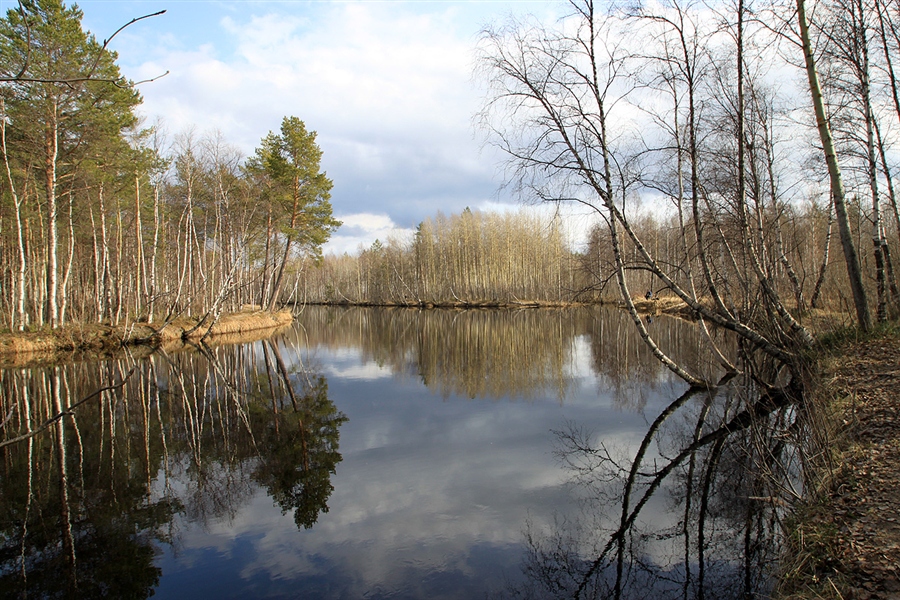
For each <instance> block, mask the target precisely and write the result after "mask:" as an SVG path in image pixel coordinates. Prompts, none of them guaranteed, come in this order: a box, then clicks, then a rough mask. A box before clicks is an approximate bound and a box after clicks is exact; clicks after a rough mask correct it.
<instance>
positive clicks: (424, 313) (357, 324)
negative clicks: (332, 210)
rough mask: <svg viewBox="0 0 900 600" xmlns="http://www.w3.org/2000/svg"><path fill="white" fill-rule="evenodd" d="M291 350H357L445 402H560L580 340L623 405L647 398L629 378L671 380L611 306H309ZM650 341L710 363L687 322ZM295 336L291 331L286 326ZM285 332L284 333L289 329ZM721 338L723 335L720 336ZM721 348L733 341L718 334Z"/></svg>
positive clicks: (658, 326)
mask: <svg viewBox="0 0 900 600" xmlns="http://www.w3.org/2000/svg"><path fill="white" fill-rule="evenodd" d="M300 322H301V323H302V324H303V337H302V338H300V339H298V340H296V342H295V343H296V344H300V345H305V344H309V345H311V346H324V347H330V348H341V347H343V348H346V347H351V348H360V349H361V350H362V352H363V356H364V358H366V359H369V360H373V361H375V362H377V363H378V364H379V365H385V366H388V367H390V369H391V370H392V371H393V372H395V373H406V374H410V375H413V376H419V377H421V379H422V381H423V383H425V385H426V386H428V387H430V388H432V389H436V390H438V391H439V393H440V394H442V395H444V396H447V395H450V394H459V395H463V396H466V397H469V398H505V397H516V398H531V397H535V396H536V395H539V394H547V393H553V394H555V395H556V396H557V397H558V398H560V399H562V398H564V397H565V396H566V393H567V390H568V388H569V386H570V384H571V378H572V364H571V363H572V359H573V349H574V346H575V344H576V343H577V342H578V341H579V340H588V341H589V345H590V350H591V357H592V358H591V363H592V367H593V371H594V373H595V374H596V375H598V376H600V377H601V378H602V379H603V381H602V382H601V383H602V385H603V386H604V387H611V388H613V389H615V390H616V391H617V399H618V400H619V401H620V402H621V403H623V404H624V405H632V406H633V407H639V406H641V405H642V404H643V402H644V401H645V400H646V399H645V398H642V397H639V396H638V397H635V396H634V394H635V393H638V394H639V393H640V391H642V390H640V386H635V385H634V384H635V383H636V382H639V383H644V384H651V386H652V384H655V383H662V382H664V381H669V373H668V371H667V370H666V369H665V367H663V366H662V365H661V364H660V363H659V361H657V360H656V359H655V358H654V357H653V355H652V353H651V352H650V350H649V349H648V348H647V346H646V344H644V343H643V342H642V341H641V340H640V338H639V337H638V336H637V335H636V333H635V330H634V324H633V323H632V322H631V320H630V317H629V316H628V315H627V314H626V313H625V312H624V311H619V310H614V309H609V308H602V307H591V308H587V307H586V308H580V309H561V310H554V309H544V310H534V309H519V310H420V309H406V308H344V307H318V306H315V307H307V308H306V309H305V310H304V313H303V314H302V315H301V317H300ZM653 325H654V328H655V329H654V336H655V337H656V339H657V341H658V343H659V345H660V346H661V347H663V348H664V349H665V351H666V352H667V353H669V354H670V356H672V357H674V358H675V360H678V361H682V362H684V363H685V364H690V365H698V370H701V371H702V372H703V374H704V375H707V374H708V372H709V371H710V369H712V370H715V369H714V367H710V368H707V369H705V370H704V369H703V366H704V365H714V361H713V360H712V358H711V357H712V354H711V353H710V351H709V348H708V344H707V343H706V341H705V339H701V337H700V336H699V335H698V332H697V328H696V326H695V325H694V324H693V323H690V322H687V321H684V320H681V319H675V318H666V317H661V318H658V319H657V320H656V321H654V324H653ZM293 334H294V335H297V334H298V330H294V332H293ZM288 335H291V333H289V334H288ZM722 337H723V338H725V336H724V334H723V335H722ZM724 343H725V344H726V345H727V344H729V343H732V342H731V341H730V340H729V339H727V338H725V339H724Z"/></svg>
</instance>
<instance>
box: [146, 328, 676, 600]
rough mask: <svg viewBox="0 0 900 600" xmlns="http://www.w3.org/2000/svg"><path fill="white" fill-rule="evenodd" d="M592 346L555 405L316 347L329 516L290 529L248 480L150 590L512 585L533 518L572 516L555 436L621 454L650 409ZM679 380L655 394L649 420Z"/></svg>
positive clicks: (339, 590) (171, 557)
mask: <svg viewBox="0 0 900 600" xmlns="http://www.w3.org/2000/svg"><path fill="white" fill-rule="evenodd" d="M589 352H590V349H589V345H588V343H587V342H586V341H585V340H584V339H581V338H578V339H577V340H576V342H575V344H574V351H573V355H572V359H571V362H570V364H569V365H568V366H567V373H568V374H569V375H570V376H571V378H572V384H571V386H570V389H569V390H568V393H567V394H566V397H565V399H564V400H563V401H562V402H560V401H559V399H558V398H556V396H555V394H554V393H553V392H550V393H548V395H547V396H546V397H541V396H538V397H535V398H531V399H529V400H518V401H494V400H483V399H475V400H470V399H467V398H460V397H457V396H452V395H451V396H449V397H446V398H442V397H441V396H440V395H436V393H433V392H432V391H430V390H428V389H427V388H425V386H424V385H423V384H422V383H420V382H419V381H418V380H417V379H416V378H414V377H407V376H392V374H391V373H390V371H389V370H388V369H387V368H386V367H380V366H378V365H377V364H375V363H374V362H365V363H363V362H362V361H361V359H360V358H359V354H358V353H356V352H354V351H350V350H348V349H346V348H343V349H332V350H327V349H324V348H321V347H320V348H318V349H316V351H315V352H314V353H313V354H314V356H315V359H314V362H315V364H316V365H317V367H318V368H320V369H321V372H322V373H323V374H325V375H326V376H327V378H328V386H329V397H330V398H331V399H332V400H333V401H334V403H335V405H336V406H337V407H338V409H339V410H341V411H342V412H344V413H345V414H346V415H347V416H348V417H349V421H348V422H346V423H345V424H344V425H343V426H342V427H341V432H340V452H341V454H342V455H343V461H342V462H341V463H339V464H338V465H337V473H336V474H335V475H334V476H332V483H333V485H334V492H333V494H332V496H331V497H330V499H329V500H328V506H329V512H328V513H323V514H321V515H320V516H319V520H318V522H317V523H316V525H315V526H314V527H313V528H312V529H310V530H298V529H297V527H296V525H295V524H294V521H293V519H292V517H291V514H290V513H289V514H286V515H282V514H281V511H280V510H279V508H278V507H277V506H274V505H273V502H272V500H271V499H270V498H268V497H267V496H266V494H265V492H264V491H262V490H259V489H257V490H255V491H254V492H253V494H252V496H251V497H250V498H248V499H247V500H246V503H245V504H244V505H243V506H241V507H240V508H239V509H238V512H237V513H236V514H235V515H234V518H233V519H231V520H229V521H227V522H212V523H207V525H206V526H205V528H204V527H201V526H199V525H195V524H192V523H189V522H185V521H184V520H181V521H179V522H177V523H176V529H177V531H178V532H179V535H178V540H177V543H176V547H175V549H174V550H172V549H170V548H166V549H165V550H164V552H163V554H162V556H161V557H160V558H159V560H158V565H159V566H160V567H161V568H162V570H163V577H162V579H161V582H160V585H159V587H158V588H157V590H156V591H157V597H160V598H175V597H178V598H184V597H188V598H190V597H192V596H193V597H198V598H199V597H223V598H224V597H263V596H268V597H303V598H316V597H322V598H361V597H364V596H365V597H370V598H378V597H393V598H441V597H446V598H471V597H483V596H484V594H485V592H487V591H488V590H490V589H493V590H500V589H502V587H503V585H504V583H505V581H507V580H518V579H519V578H520V577H521V572H520V563H521V560H522V555H523V552H524V546H523V538H524V535H523V532H524V530H525V527H526V523H527V522H531V523H532V524H533V525H534V526H535V527H537V528H539V529H540V528H542V527H549V526H551V524H552V523H553V519H554V514H555V513H561V514H567V513H569V512H572V511H574V510H575V506H574V504H573V498H572V495H571V493H570V491H571V490H570V489H569V488H568V486H567V484H566V478H567V474H566V473H565V472H564V471H563V470H562V469H560V468H559V465H558V464H557V462H556V460H555V459H554V457H553V455H552V450H553V446H554V440H555V438H554V435H553V433H552V430H554V429H562V428H564V427H565V425H566V423H567V422H569V421H573V422H577V423H579V424H580V425H581V426H583V427H585V428H588V429H591V430H593V431H595V432H597V433H598V434H600V435H602V436H603V439H604V440H606V442H607V443H609V444H610V445H611V446H614V447H617V448H620V449H621V450H622V451H627V450H630V449H631V448H633V447H634V445H635V444H637V443H638V441H639V439H640V436H641V435H643V433H644V431H645V430H646V424H647V420H648V417H646V416H645V415H644V414H636V413H634V412H631V411H626V410H623V409H621V408H617V405H616V403H615V402H614V399H613V398H612V396H611V395H610V394H609V393H606V392H601V391H599V390H600V389H601V388H600V384H599V381H598V378H597V377H596V376H594V375H593V374H592V372H591V368H590V364H591V363H590V356H589ZM291 356H292V358H293V357H294V355H293V353H291ZM305 364H306V363H305ZM681 387H682V386H681V384H679V383H674V382H673V383H671V384H665V385H659V386H657V387H655V389H653V390H652V391H650V392H648V394H649V401H648V403H647V405H646V414H647V415H650V416H649V419H652V418H653V417H654V416H655V414H656V413H657V412H658V410H659V408H660V407H661V406H662V405H663V404H665V403H667V402H668V401H670V400H671V399H672V398H673V397H675V396H676V395H677V394H678V393H680V391H681ZM655 512H656V511H655V510H653V511H648V512H647V513H646V514H645V517H652V515H653V514H654V513H655Z"/></svg>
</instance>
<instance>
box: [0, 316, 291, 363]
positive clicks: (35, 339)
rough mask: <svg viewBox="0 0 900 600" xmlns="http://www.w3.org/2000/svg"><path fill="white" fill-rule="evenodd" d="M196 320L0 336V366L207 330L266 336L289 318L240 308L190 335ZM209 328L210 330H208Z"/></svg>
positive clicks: (216, 337) (237, 338) (175, 341)
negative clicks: (240, 309) (239, 310)
mask: <svg viewBox="0 0 900 600" xmlns="http://www.w3.org/2000/svg"><path fill="white" fill-rule="evenodd" d="M198 321H199V319H191V318H179V319H176V320H174V321H172V322H170V323H166V324H163V323H132V324H129V325H102V324H89V325H68V326H66V327H61V328H59V329H56V330H52V331H51V330H46V331H38V332H30V333H4V334H0V367H11V366H25V365H36V364H54V363H58V362H66V361H67V360H71V359H72V356H73V355H75V354H78V355H86V356H88V357H94V356H104V355H110V354H112V353H115V352H116V351H119V350H121V349H122V348H124V347H126V346H128V347H132V353H134V348H135V347H145V348H148V349H149V351H152V350H153V349H154V348H156V347H158V346H160V345H163V346H166V347H167V348H172V347H177V346H178V345H181V344H183V343H184V340H193V341H196V340H199V339H200V338H201V337H203V336H204V335H206V333H207V331H209V336H208V337H207V341H208V342H210V343H215V344H219V343H239V342H244V341H252V340H255V339H260V338H262V337H266V336H268V335H271V333H272V332H273V330H276V329H278V328H281V327H284V326H286V325H289V324H290V323H291V322H292V321H293V316H292V315H291V312H290V311H287V310H284V311H279V312H275V313H272V312H266V311H260V310H245V311H242V312H238V313H231V314H227V315H222V317H221V318H220V319H219V320H218V321H217V322H216V323H215V324H214V325H213V326H212V327H211V328H210V326H209V325H208V324H204V325H203V326H201V327H199V328H197V329H196V330H194V331H192V332H191V333H190V334H188V333H187V332H188V331H190V330H191V329H193V328H194V327H195V326H196V325H197V323H198ZM210 329H211V331H210Z"/></svg>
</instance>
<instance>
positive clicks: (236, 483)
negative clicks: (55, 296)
mask: <svg viewBox="0 0 900 600" xmlns="http://www.w3.org/2000/svg"><path fill="white" fill-rule="evenodd" d="M271 356H276V357H277V359H276V360H275V362H276V363H277V365H278V366H277V368H276V367H273V366H272V361H271V359H270V357H271ZM131 366H135V367H136V369H135V372H134V374H133V375H132V376H131V377H129V378H128V379H127V380H126V381H125V382H124V384H123V385H121V386H119V387H117V388H116V389H114V390H108V391H105V392H103V393H102V394H99V395H98V396H97V397H96V398H93V399H91V400H89V401H86V402H85V403H83V404H80V405H78V406H77V407H76V408H74V409H73V410H67V409H68V407H69V406H71V405H72V403H73V402H74V401H75V400H78V399H80V398H85V397H86V396H88V395H89V394H90V393H91V392H93V391H95V390H97V388H98V387H100V386H101V383H100V382H118V381H121V380H122V379H123V377H124V374H125V372H126V371H128V369H129V368H130V367H131ZM327 392H328V387H327V382H326V381H325V379H324V378H323V377H320V376H316V375H313V374H309V373H307V372H306V371H304V370H303V369H302V368H300V367H299V366H286V365H285V364H284V361H283V360H282V358H281V354H280V351H279V349H278V348H277V346H275V345H273V344H269V345H263V344H254V345H252V346H251V345H247V346H240V347H234V348H218V349H215V350H214V349H209V348H203V349H202V351H201V352H192V353H182V354H177V355H172V356H154V357H151V358H150V359H149V360H145V361H141V362H138V363H136V364H134V365H132V364H131V363H130V362H129V361H126V360H121V361H109V362H106V363H76V364H73V365H67V366H64V367H51V368H42V369H18V370H6V371H0V415H2V416H0V422H2V423H3V426H2V427H0V445H2V446H0V456H2V459H3V466H2V467H0V469H2V470H0V485H2V490H0V596H2V597H17V596H25V595H28V596H32V597H86V598H89V597H96V596H107V597H115V598H144V597H147V596H149V595H151V594H152V592H153V589H154V588H155V587H156V585H157V584H158V581H159V577H160V571H159V568H158V567H156V566H155V564H154V561H155V558H156V556H157V554H158V552H159V549H158V548H159V544H170V543H175V542H176V540H177V525H176V524H177V522H178V519H176V516H177V515H179V514H180V515H182V517H181V518H186V519H189V520H191V521H199V522H201V523H210V522H213V521H215V520H218V519H230V518H233V517H234V515H235V514H236V512H237V510H238V509H239V507H240V506H241V505H243V504H244V503H246V501H247V500H248V499H249V498H250V496H251V494H252V493H253V483H252V482H253V481H255V482H258V483H259V484H260V485H262V486H263V487H264V488H265V489H266V490H267V491H268V492H269V493H270V494H271V495H272V497H273V498H274V500H275V501H276V502H277V503H278V505H279V506H281V507H282V509H284V510H294V511H295V513H294V516H295V521H296V522H297V525H298V527H299V526H300V525H303V526H304V527H311V526H312V525H313V523H315V521H316V519H317V518H318V515H319V513H320V512H321V511H327V504H326V502H327V500H328V497H329V496H330V494H331V491H332V489H333V488H332V486H331V482H330V477H331V474H333V473H334V472H335V467H336V464H337V463H338V462H340V460H341V455H340V454H339V453H338V437H339V427H340V425H341V424H342V423H343V422H344V421H346V417H344V416H343V415H342V414H341V413H340V412H339V411H338V410H337V408H336V407H335V406H334V404H333V403H332V402H331V401H330V400H329V399H328V394H327ZM60 413H65V416H63V417H62V419H60V420H57V421H56V422H55V424H51V425H49V427H47V428H46V429H45V430H42V431H40V432H39V433H36V434H34V435H33V436H32V437H30V438H28V439H25V440H23V441H20V442H16V443H12V444H7V442H8V441H10V440H12V439H14V438H17V437H20V436H27V435H29V432H36V431H37V430H38V429H39V428H40V426H41V424H42V423H45V422H46V421H47V420H48V419H49V418H50V417H52V416H54V415H58V414H60ZM7 417H8V418H7Z"/></svg>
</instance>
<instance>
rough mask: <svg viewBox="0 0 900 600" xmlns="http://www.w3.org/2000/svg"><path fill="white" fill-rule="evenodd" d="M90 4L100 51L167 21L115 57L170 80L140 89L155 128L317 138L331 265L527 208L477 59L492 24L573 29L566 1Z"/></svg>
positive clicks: (127, 68) (125, 44) (88, 16)
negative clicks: (327, 191) (486, 121)
mask: <svg viewBox="0 0 900 600" xmlns="http://www.w3.org/2000/svg"><path fill="white" fill-rule="evenodd" d="M9 4H11V2H10V0H0V5H9ZM78 5H79V6H80V7H81V9H82V10H83V12H84V18H83V21H82V26H83V28H84V29H86V30H89V31H91V32H92V33H93V34H94V35H95V36H96V37H97V38H98V40H104V39H107V38H108V37H109V36H111V35H112V34H113V33H114V32H115V31H116V29H118V28H119V27H121V26H122V25H125V24H126V23H128V22H129V21H130V20H131V19H134V18H137V17H141V16H144V15H147V14H151V13H154V12H157V11H160V10H165V11H166V13H165V14H163V15H161V16H156V17H152V18H148V19H143V20H141V21H139V22H137V23H134V24H132V25H130V26H129V27H127V28H125V29H124V30H123V31H121V32H120V33H119V34H118V35H116V36H115V37H114V38H113V40H112V42H111V44H110V47H111V48H112V49H113V50H115V51H117V52H118V55H119V56H118V64H119V66H120V68H121V70H122V72H123V74H124V75H125V76H126V77H128V78H130V79H132V80H133V81H142V80H148V79H153V78H157V77H159V76H160V75H163V74H164V73H167V74H166V75H165V76H164V77H161V78H159V79H156V80H155V81H152V82H147V83H142V84H140V86H139V90H140V92H141V94H142V95H143V98H144V102H143V106H142V107H141V108H140V112H141V113H143V115H145V116H146V117H147V119H148V122H153V120H154V119H156V118H157V117H161V118H162V119H163V122H164V124H165V126H166V129H167V130H168V132H169V134H170V135H173V134H176V133H178V132H182V131H185V130H186V129H188V128H191V127H193V128H195V131H196V132H197V133H198V134H201V135H202V134H204V133H208V132H212V131H214V130H216V129H217V130H219V131H220V132H221V133H222V135H223V137H224V139H225V140H226V141H228V142H230V143H232V144H234V145H236V146H237V147H238V148H239V149H240V150H241V151H242V152H243V153H244V154H245V155H249V154H251V153H252V152H253V149H254V148H255V147H256V146H257V145H258V143H259V141H260V139H261V138H262V137H263V136H264V135H265V134H266V133H267V132H269V131H277V130H278V128H279V127H280V124H281V120H282V118H283V117H285V116H296V117H298V118H300V119H301V120H303V121H304V122H305V123H306V126H307V128H308V129H311V130H314V131H316V132H317V134H318V137H317V141H318V143H319V146H320V147H321V148H322V150H323V158H322V166H323V169H324V170H325V171H326V173H327V174H328V176H329V177H330V178H331V179H332V180H333V181H334V189H333V191H332V200H331V201H332V207H333V210H334V215H335V217H336V218H338V219H339V220H341V221H343V223H344V225H343V226H342V227H341V228H340V229H339V230H338V231H337V232H336V234H335V235H334V236H333V237H332V239H331V241H329V243H328V244H327V245H326V247H325V251H326V253H335V254H341V253H343V252H350V253H354V252H355V251H356V250H357V249H358V248H359V247H360V246H363V247H366V246H368V245H370V244H371V243H372V242H373V241H374V240H375V239H381V240H384V239H386V238H387V237H388V236H389V235H400V236H402V235H404V234H406V235H408V234H409V232H411V231H413V230H414V228H415V227H416V225H417V224H418V223H419V222H421V221H422V220H423V219H426V218H428V217H430V216H434V215H436V214H437V212H438V211H441V212H443V213H444V214H455V213H459V212H462V211H463V210H464V209H465V208H466V207H470V208H472V209H480V210H517V209H519V208H521V203H520V200H519V199H518V198H515V197H512V196H510V195H509V194H506V193H503V192H501V191H500V190H501V188H502V184H503V157H502V156H501V155H500V154H499V152H498V151H497V150H496V149H494V148H493V147H491V146H490V145H486V144H485V139H484V134H483V132H480V131H479V130H478V129H477V128H476V126H475V125H474V115H475V114H476V113H477V112H478V110H479V109H480V107H481V106H482V103H483V97H484V89H483V83H479V81H478V80H477V78H476V77H475V75H474V66H475V64H474V62H475V60H474V57H475V47H476V44H477V42H478V36H479V32H480V31H481V30H482V29H483V27H484V26H485V25H487V24H491V23H501V22H503V21H504V20H505V19H506V18H508V17H509V16H510V15H518V16H522V15H524V14H529V15H535V16H536V17H538V18H540V19H541V20H551V21H552V20H554V19H557V18H559V16H561V15H562V14H563V13H564V10H565V4H564V3H563V2H561V1H560V0H555V1H548V0H530V1H529V0H520V1H517V2H507V1H472V2H463V1H415V2H401V1H389V0H385V1H377V2H366V1H360V2H319V1H311V2H310V1H302V2H301V1H292V0H287V1H282V2H251V1H222V2H216V1H176V0H152V1H145V0H135V1H112V0H105V1H104V0H84V1H82V2H79V3H78ZM0 8H3V9H5V8H8V6H0ZM582 227H583V224H582Z"/></svg>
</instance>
